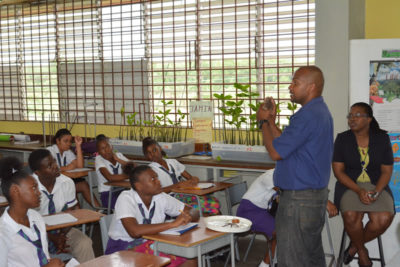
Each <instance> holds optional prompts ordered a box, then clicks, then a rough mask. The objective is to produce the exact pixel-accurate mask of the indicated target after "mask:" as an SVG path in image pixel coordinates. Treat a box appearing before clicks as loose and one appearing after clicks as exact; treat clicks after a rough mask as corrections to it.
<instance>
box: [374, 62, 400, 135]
mask: <svg viewBox="0 0 400 267" xmlns="http://www.w3.org/2000/svg"><path fill="white" fill-rule="evenodd" d="M369 67H370V68H369V100H370V104H371V105H372V108H373V111H374V116H375V118H376V120H377V121H378V122H379V125H380V127H381V128H382V129H385V130H387V131H389V132H399V131H400V61H397V60H390V61H388V60H385V61H370V66H369Z"/></svg>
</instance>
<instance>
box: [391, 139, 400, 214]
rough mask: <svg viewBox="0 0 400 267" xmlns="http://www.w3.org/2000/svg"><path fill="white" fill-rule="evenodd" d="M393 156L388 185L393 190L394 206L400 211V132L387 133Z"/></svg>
mask: <svg viewBox="0 0 400 267" xmlns="http://www.w3.org/2000/svg"><path fill="white" fill-rule="evenodd" d="M389 137H390V141H391V142H392V150H393V157H394V165H393V173H392V177H391V179H390V182H389V187H390V189H391V190H392V192H393V197H394V206H395V208H396V211H397V212H399V211H400V133H389Z"/></svg>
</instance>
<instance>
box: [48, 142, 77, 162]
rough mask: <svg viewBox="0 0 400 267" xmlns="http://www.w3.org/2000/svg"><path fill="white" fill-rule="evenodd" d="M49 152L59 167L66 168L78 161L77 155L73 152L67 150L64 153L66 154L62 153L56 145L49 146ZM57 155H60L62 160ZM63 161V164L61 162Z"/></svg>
mask: <svg viewBox="0 0 400 267" xmlns="http://www.w3.org/2000/svg"><path fill="white" fill-rule="evenodd" d="M46 149H47V150H49V151H50V153H51V155H52V156H53V158H54V159H55V160H56V162H57V165H58V167H64V166H67V165H68V164H70V163H71V162H72V161H73V160H75V159H76V155H75V154H74V152H72V150H71V149H70V150H67V151H64V153H62V155H61V153H60V150H59V149H58V146H57V145H56V144H54V145H52V146H49V147H47V148H46ZM57 154H60V160H58V156H57ZM64 159H65V165H64ZM60 161H61V162H60Z"/></svg>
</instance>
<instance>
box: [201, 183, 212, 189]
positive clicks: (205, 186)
mask: <svg viewBox="0 0 400 267" xmlns="http://www.w3.org/2000/svg"><path fill="white" fill-rule="evenodd" d="M213 186H215V184H213V183H198V184H197V185H196V187H198V188H200V189H207V188H210V187H213Z"/></svg>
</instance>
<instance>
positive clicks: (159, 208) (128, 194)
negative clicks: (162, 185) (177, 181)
mask: <svg viewBox="0 0 400 267" xmlns="http://www.w3.org/2000/svg"><path fill="white" fill-rule="evenodd" d="M139 204H142V207H143V211H144V214H145V216H146V217H147V218H149V212H150V210H151V209H152V208H153V206H154V204H155V205H156V207H155V210H154V215H153V218H152V220H151V223H152V224H155V223H163V222H164V221H165V215H166V214H167V215H169V216H171V217H176V216H178V215H179V214H180V211H181V210H183V209H184V207H185V204H183V202H181V201H179V200H178V199H176V198H174V197H171V196H170V195H168V194H165V193H160V194H158V195H155V196H153V198H152V200H151V204H150V208H149V209H147V207H146V205H144V203H143V201H142V199H141V198H140V196H139V194H138V193H137V192H136V191H135V190H133V189H130V190H126V191H123V192H122V193H121V195H119V197H118V199H117V203H116V204H115V211H114V216H113V218H112V220H111V225H110V230H109V231H108V235H109V236H110V237H111V238H112V239H114V240H118V239H121V240H124V241H127V242H130V241H133V240H134V238H132V237H131V236H130V235H129V234H128V232H127V231H126V230H125V227H124V226H123V224H122V221H121V219H123V218H130V217H132V218H135V219H136V221H137V222H138V224H142V223H143V216H142V213H141V212H140V210H139Z"/></svg>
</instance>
